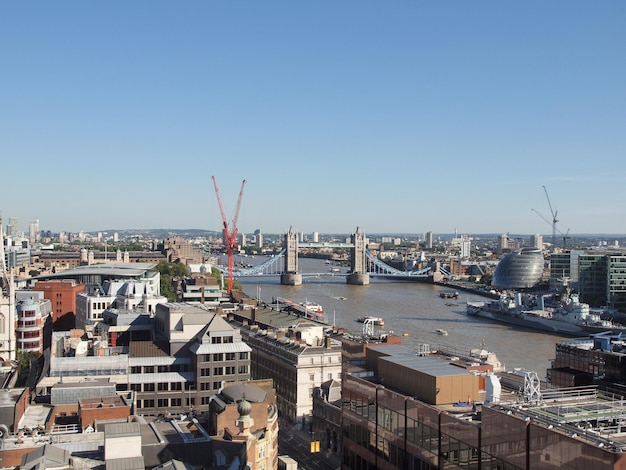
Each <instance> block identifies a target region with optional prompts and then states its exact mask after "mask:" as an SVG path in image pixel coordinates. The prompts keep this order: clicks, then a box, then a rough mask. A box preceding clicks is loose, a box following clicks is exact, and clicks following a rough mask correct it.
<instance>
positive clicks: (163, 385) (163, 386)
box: [157, 382, 168, 391]
mask: <svg viewBox="0 0 626 470" xmlns="http://www.w3.org/2000/svg"><path fill="white" fill-rule="evenodd" d="M167 385H168V384H167V382H159V384H158V385H157V389H158V390H159V391H167Z"/></svg>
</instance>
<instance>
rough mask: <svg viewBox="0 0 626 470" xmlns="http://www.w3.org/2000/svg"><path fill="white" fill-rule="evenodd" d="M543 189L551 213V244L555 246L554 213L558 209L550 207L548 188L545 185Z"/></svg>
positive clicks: (555, 222)
mask: <svg viewBox="0 0 626 470" xmlns="http://www.w3.org/2000/svg"><path fill="white" fill-rule="evenodd" d="M543 191H544V192H545V193H546V199H547V200H548V207H549V208H550V213H551V214H552V246H553V247H556V224H557V222H558V220H557V218H556V215H557V213H558V212H559V211H555V210H553V209H552V203H551V202H550V196H548V190H547V189H546V187H545V186H544V187H543Z"/></svg>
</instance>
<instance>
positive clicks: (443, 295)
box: [439, 291, 459, 299]
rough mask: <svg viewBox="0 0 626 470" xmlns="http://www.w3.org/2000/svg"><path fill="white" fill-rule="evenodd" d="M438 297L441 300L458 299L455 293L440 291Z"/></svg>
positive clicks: (457, 294)
mask: <svg viewBox="0 0 626 470" xmlns="http://www.w3.org/2000/svg"><path fill="white" fill-rule="evenodd" d="M439 297H441V298H442V299H458V298H459V293H458V292H456V291H441V292H439Z"/></svg>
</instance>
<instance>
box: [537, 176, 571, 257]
mask: <svg viewBox="0 0 626 470" xmlns="http://www.w3.org/2000/svg"><path fill="white" fill-rule="evenodd" d="M543 190H544V192H545V193H546V199H547V200H548V207H549V208H550V214H552V221H550V220H548V218H547V217H544V216H543V214H541V212H539V211H537V210H535V209H531V210H532V211H533V212H535V213H536V214H537V215H538V216H539V217H541V218H542V219H543V220H545V221H546V222H547V223H549V224H550V225H552V248H553V249H555V248H556V232H559V233H560V234H561V235H563V248H565V247H566V245H567V240H569V238H570V237H568V234H569V230H570V229H567V232H566V233H563V232H561V231H560V230H559V229H558V228H557V226H556V224H557V223H558V222H559V221H558V219H557V217H556V215H557V213H558V211H555V210H553V209H552V203H551V202H550V196H548V190H547V189H546V187H545V186H543Z"/></svg>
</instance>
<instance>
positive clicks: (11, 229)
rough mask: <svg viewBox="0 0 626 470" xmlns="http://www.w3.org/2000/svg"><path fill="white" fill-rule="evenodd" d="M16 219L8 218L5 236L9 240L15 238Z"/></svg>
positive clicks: (16, 232) (16, 231)
mask: <svg viewBox="0 0 626 470" xmlns="http://www.w3.org/2000/svg"><path fill="white" fill-rule="evenodd" d="M17 234H18V230H17V217H9V223H8V225H7V236H8V237H9V238H15V237H17Z"/></svg>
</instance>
